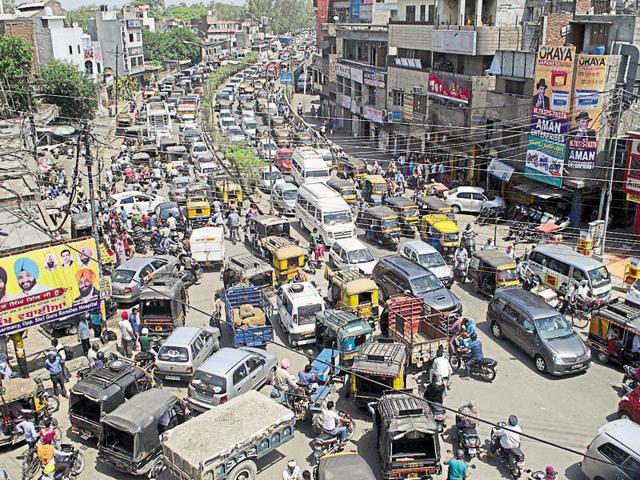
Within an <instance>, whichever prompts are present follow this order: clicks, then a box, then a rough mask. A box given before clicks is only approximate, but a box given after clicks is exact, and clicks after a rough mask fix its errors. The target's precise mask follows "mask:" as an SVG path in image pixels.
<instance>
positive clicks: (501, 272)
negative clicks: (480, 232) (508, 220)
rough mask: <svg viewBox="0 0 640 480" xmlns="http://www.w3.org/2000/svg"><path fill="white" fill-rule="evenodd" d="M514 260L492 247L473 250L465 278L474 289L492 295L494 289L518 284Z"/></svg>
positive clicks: (518, 279)
mask: <svg viewBox="0 0 640 480" xmlns="http://www.w3.org/2000/svg"><path fill="white" fill-rule="evenodd" d="M516 267H517V266H516V262H515V261H514V260H513V258H511V257H508V256H507V255H505V254H504V253H502V252H501V251H499V250H497V249H495V248H492V249H488V250H482V251H479V252H474V253H473V255H472V256H471V260H470V262H469V270H468V272H467V278H469V279H470V280H471V282H472V283H473V285H474V286H475V288H476V290H477V291H479V292H482V293H486V294H487V295H493V294H494V292H495V291H496V289H498V288H503V287H512V286H516V285H520V278H519V277H518V271H517V270H516Z"/></svg>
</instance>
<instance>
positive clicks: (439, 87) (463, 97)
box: [428, 72, 471, 103]
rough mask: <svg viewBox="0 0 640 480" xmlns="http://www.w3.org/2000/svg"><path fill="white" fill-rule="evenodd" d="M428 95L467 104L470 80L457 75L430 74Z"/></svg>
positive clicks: (469, 94) (469, 96) (469, 98)
mask: <svg viewBox="0 0 640 480" xmlns="http://www.w3.org/2000/svg"><path fill="white" fill-rule="evenodd" d="M428 90H429V95H433V96H435V97H441V98H446V99H447V100H455V101H456V102H460V103H469V101H470V100H471V80H469V79H467V78H463V77H460V76H457V75H453V74H448V73H442V72H437V73H434V72H431V73H430V74H429V87H428Z"/></svg>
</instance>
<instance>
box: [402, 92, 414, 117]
mask: <svg viewBox="0 0 640 480" xmlns="http://www.w3.org/2000/svg"><path fill="white" fill-rule="evenodd" d="M402 118H403V119H404V121H405V122H410V121H412V120H413V94H411V93H405V94H404V102H403V104H402Z"/></svg>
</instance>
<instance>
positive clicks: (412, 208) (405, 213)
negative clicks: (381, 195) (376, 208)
mask: <svg viewBox="0 0 640 480" xmlns="http://www.w3.org/2000/svg"><path fill="white" fill-rule="evenodd" d="M385 204H386V205H387V206H388V207H389V208H390V209H391V210H393V211H394V212H396V213H397V214H398V222H399V223H400V228H401V229H402V234H403V235H408V236H410V237H414V236H415V235H416V233H417V231H418V222H419V220H420V218H419V216H418V206H417V205H416V204H415V203H413V202H412V201H411V200H409V199H408V198H407V197H387V199H386V200H385Z"/></svg>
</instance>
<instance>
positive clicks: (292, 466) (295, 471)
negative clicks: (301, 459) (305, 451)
mask: <svg viewBox="0 0 640 480" xmlns="http://www.w3.org/2000/svg"><path fill="white" fill-rule="evenodd" d="M282 480H302V473H301V472H300V467H299V466H298V464H297V463H296V461H295V460H289V461H288V462H287V469H286V470H285V471H283V472H282Z"/></svg>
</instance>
